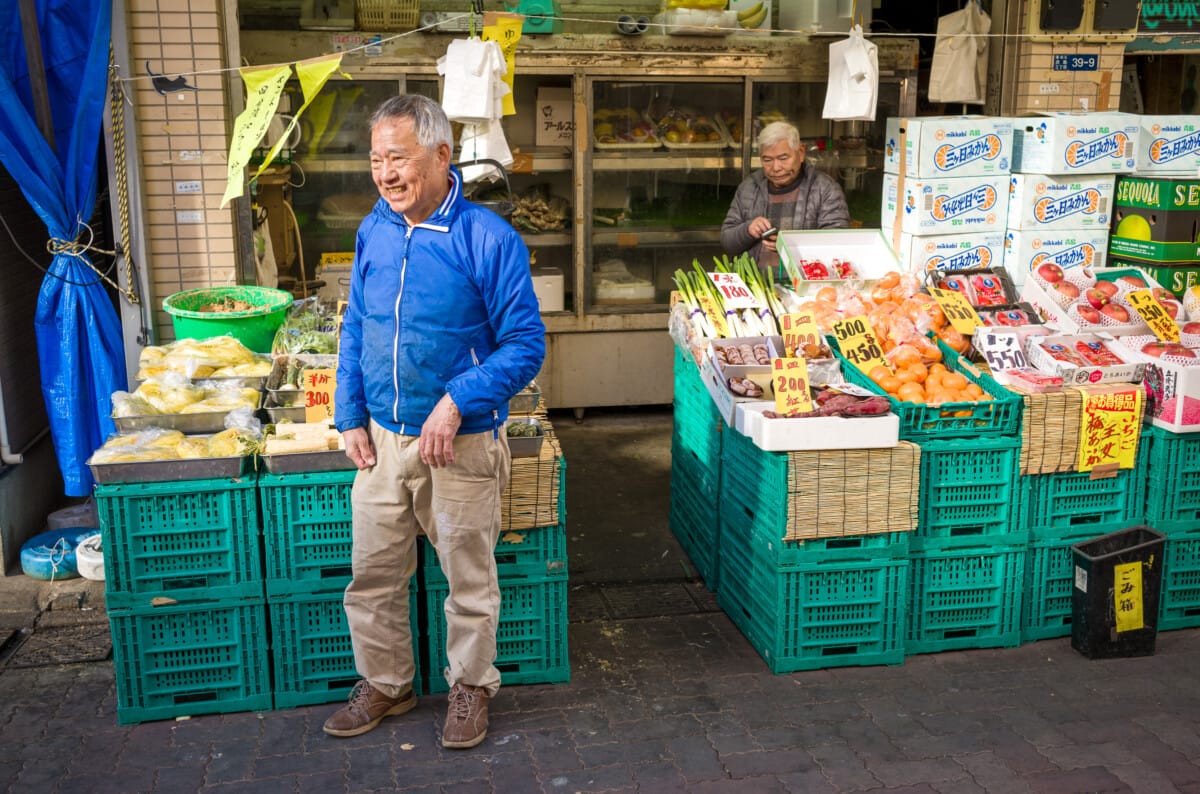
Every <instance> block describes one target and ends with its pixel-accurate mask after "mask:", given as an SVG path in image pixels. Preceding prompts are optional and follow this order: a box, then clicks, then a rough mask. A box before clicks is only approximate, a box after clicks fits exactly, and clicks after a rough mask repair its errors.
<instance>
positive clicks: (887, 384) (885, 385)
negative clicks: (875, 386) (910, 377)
mask: <svg viewBox="0 0 1200 794" xmlns="http://www.w3.org/2000/svg"><path fill="white" fill-rule="evenodd" d="M878 383H879V388H881V389H883V390H884V391H885V392H887V393H888V394H895V393H896V392H898V391H899V390H900V387H901V386H903V385H904V381H902V380H900V379H899V378H897V377H896V376H895V375H888V376H887V377H886V378H880V379H879V381H878Z"/></svg>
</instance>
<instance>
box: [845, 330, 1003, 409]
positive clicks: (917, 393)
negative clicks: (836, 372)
mask: <svg viewBox="0 0 1200 794" xmlns="http://www.w3.org/2000/svg"><path fill="white" fill-rule="evenodd" d="M887 358H888V360H889V361H890V362H891V365H892V366H891V367H886V366H883V365H882V364H881V365H879V366H876V367H875V368H874V369H872V370H871V371H870V372H868V373H867V376H868V377H869V378H870V379H871V380H872V381H874V382H875V384H876V385H877V386H879V388H881V389H883V390H884V391H885V392H887V393H888V394H889V395H891V396H892V397H895V398H896V399H897V400H902V401H904V402H910V403H914V404H917V405H935V406H936V405H942V404H944V403H956V402H981V401H984V400H990V399H992V397H991V395H990V394H988V393H987V392H985V391H984V390H983V389H981V388H980V387H979V385H978V384H976V383H972V382H971V381H969V380H967V377H966V376H965V375H962V374H960V373H958V372H953V371H951V370H949V369H947V368H946V365H945V364H943V363H942V362H941V361H933V362H930V363H928V364H927V363H926V361H925V360H924V359H922V356H921V351H920V349H918V347H917V346H916V345H913V344H911V343H904V344H901V345H898V346H896V347H894V348H893V349H892V351H891V352H890V353H889V354H888V355H887ZM965 413H966V414H970V412H969V411H967V412H965Z"/></svg>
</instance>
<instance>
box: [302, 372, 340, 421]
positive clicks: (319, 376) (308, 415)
mask: <svg viewBox="0 0 1200 794" xmlns="http://www.w3.org/2000/svg"><path fill="white" fill-rule="evenodd" d="M336 388H337V370H335V369H306V370H304V421H305V422H328V421H329V420H330V419H332V418H333V392H334V390H335V389H336Z"/></svg>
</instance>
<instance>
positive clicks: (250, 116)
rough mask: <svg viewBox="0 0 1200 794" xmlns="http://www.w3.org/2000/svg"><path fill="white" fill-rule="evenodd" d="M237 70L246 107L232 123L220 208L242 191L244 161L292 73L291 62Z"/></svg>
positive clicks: (263, 131) (250, 152)
mask: <svg viewBox="0 0 1200 794" xmlns="http://www.w3.org/2000/svg"><path fill="white" fill-rule="evenodd" d="M240 71H241V75H242V82H244V83H245V84H246V109H245V110H243V111H242V112H241V113H239V114H238V117H237V119H236V120H235V121H234V123H233V138H232V139H231V140H230V142H229V169H228V172H227V177H226V179H227V182H226V184H225V195H224V196H222V197H221V208H222V209H224V208H225V206H226V205H228V204H229V202H230V200H232V199H235V198H237V197H238V196H241V195H242V194H243V193H244V192H245V183H246V165H247V164H249V162H250V155H251V154H253V153H254V147H256V146H258V142H259V141H261V140H262V138H263V136H264V135H266V134H267V126H268V125H269V124H270V123H271V118H272V117H273V116H274V115H275V109H276V108H277V107H279V95H280V94H281V93H283V86H284V84H285V83H287V81H288V78H289V77H291V75H292V67H291V65H290V64H284V65H283V66H267V67H263V68H260V69H242V70H240Z"/></svg>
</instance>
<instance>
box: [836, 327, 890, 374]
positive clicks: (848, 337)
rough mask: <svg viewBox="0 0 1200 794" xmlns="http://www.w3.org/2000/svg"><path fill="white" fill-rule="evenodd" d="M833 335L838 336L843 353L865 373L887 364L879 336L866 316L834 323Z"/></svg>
mask: <svg viewBox="0 0 1200 794" xmlns="http://www.w3.org/2000/svg"><path fill="white" fill-rule="evenodd" d="M833 335H834V336H836V337H837V340H838V347H840V348H841V350H842V355H843V356H845V357H846V358H847V359H849V360H850V362H851V363H853V364H854V366H856V367H858V369H859V370H860V371H861V372H862V373H863V374H864V375H866V374H867V373H868V372H870V371H871V370H872V369H873V368H875V367H878V366H879V365H881V364H883V365H885V366H886V362H885V361H884V360H883V348H882V347H881V346H880V344H879V337H877V336H876V335H875V329H874V328H872V327H871V323H870V322H869V321H868V320H867V318H866V317H865V316H863V315H859V316H858V317H851V318H850V319H848V320H838V321H837V322H835V323H834V324H833Z"/></svg>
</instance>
